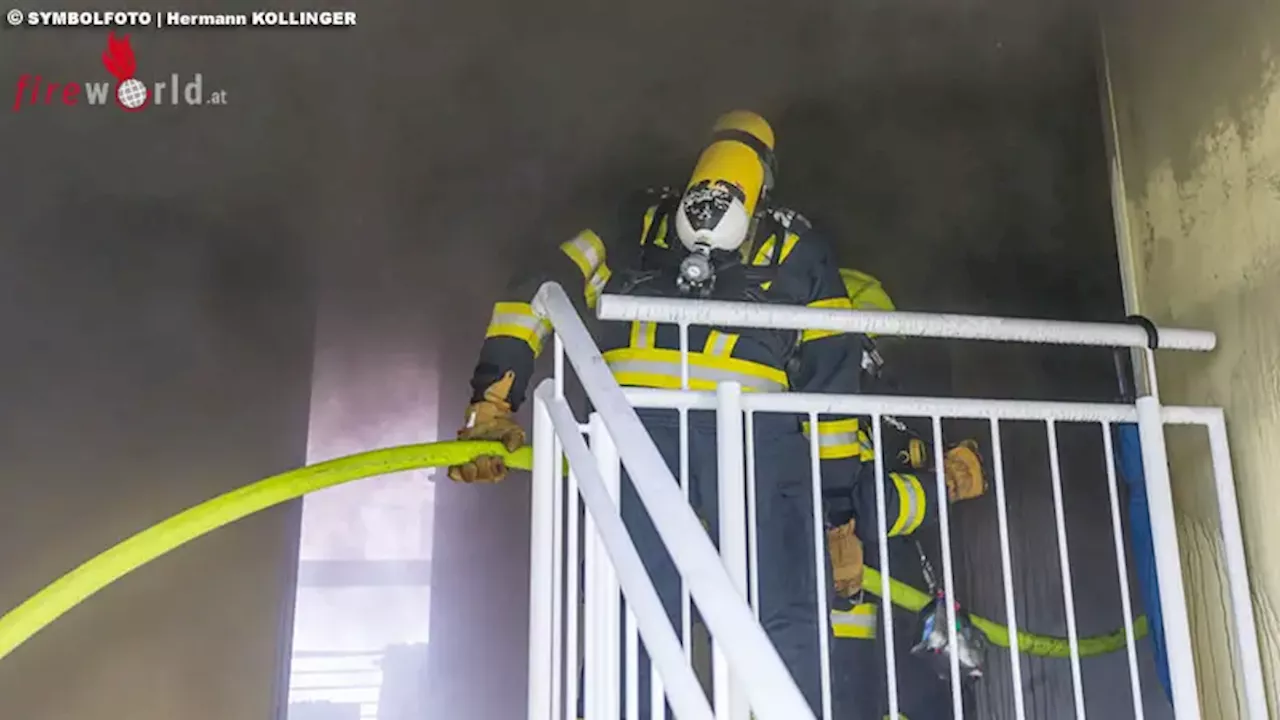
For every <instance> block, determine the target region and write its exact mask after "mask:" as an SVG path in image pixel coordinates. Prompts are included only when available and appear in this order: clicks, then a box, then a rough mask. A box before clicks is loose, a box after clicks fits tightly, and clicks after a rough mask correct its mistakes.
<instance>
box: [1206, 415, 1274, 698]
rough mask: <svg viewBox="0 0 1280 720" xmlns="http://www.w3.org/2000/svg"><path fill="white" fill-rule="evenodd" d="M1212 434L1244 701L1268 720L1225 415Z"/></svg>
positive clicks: (1216, 419) (1212, 424) (1211, 427)
mask: <svg viewBox="0 0 1280 720" xmlns="http://www.w3.org/2000/svg"><path fill="white" fill-rule="evenodd" d="M1205 429H1206V430H1207V431H1208V433H1209V455H1210V459H1211V462H1212V463H1213V480H1214V486H1215V487H1216V488H1217V493H1218V519H1219V522H1220V523H1221V526H1222V549H1223V555H1224V556H1225V559H1226V564H1227V587H1228V588H1229V590H1230V594H1231V609H1232V613H1231V615H1232V618H1233V620H1234V621H1235V629H1236V651H1237V653H1238V658H1237V659H1238V660H1239V662H1240V672H1241V674H1242V675H1243V676H1244V677H1243V680H1244V701H1245V707H1246V709H1247V710H1248V712H1249V715H1248V717H1249V718H1250V720H1266V718H1267V713H1268V710H1267V690H1266V682H1265V680H1264V679H1263V675H1262V656H1261V654H1260V653H1259V651H1258V628H1257V624H1256V621H1255V619H1254V616H1253V594H1252V593H1251V592H1250V590H1249V566H1248V563H1247V559H1246V557H1245V553H1244V540H1243V537H1242V531H1241V528H1240V506H1239V504H1238V501H1237V499H1236V487H1235V472H1234V470H1233V469H1232V467H1231V447H1230V445H1229V444H1228V442H1227V424H1226V420H1225V419H1224V417H1223V414H1222V411H1221V410H1219V411H1218V412H1217V415H1216V416H1215V417H1214V419H1213V420H1212V421H1211V422H1210V423H1209V424H1208V425H1207V426H1206V427H1205Z"/></svg>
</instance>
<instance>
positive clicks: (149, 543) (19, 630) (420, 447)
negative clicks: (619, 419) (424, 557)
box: [0, 441, 1147, 659]
mask: <svg viewBox="0 0 1280 720" xmlns="http://www.w3.org/2000/svg"><path fill="white" fill-rule="evenodd" d="M487 454H500V455H503V456H505V457H506V459H507V465H508V466H510V467H513V468H518V469H523V470H528V469H530V467H531V466H532V459H533V453H532V451H531V449H530V448H527V447H526V448H521V449H520V450H517V451H516V452H514V453H507V452H506V451H505V450H504V449H502V448H501V446H500V445H499V444H498V443H491V442H462V441H451V442H437V443H422V444H417V445H404V446H400V447H391V448H383V449H381V450H372V451H369V452H364V453H357V454H355V455H348V456H346V457H341V458H337V459H334V460H329V461H327V462H322V463H317V464H315V465H307V466H306V467H301V468H298V469H296V470H290V471H288V472H284V473H280V474H279V475H273V476H272V477H269V478H266V479H263V480H259V481H258V482H255V483H253V484H252V485H246V486H244V487H242V488H239V489H237V490H232V491H231V492H228V493H225V494H223V495H219V496H218V497H215V498H213V499H212V500H209V501H206V502H204V503H201V504H199V505H196V506H195V507H193V508H190V509H188V510H185V511H183V512H181V513H178V514H177V515H174V516H173V517H171V518H169V519H168V520H165V521H163V522H161V523H159V524H158V525H153V526H152V527H150V528H147V529H146V530H143V531H142V532H140V533H138V534H136V535H134V536H133V537H131V538H129V539H127V540H125V541H124V542H122V543H120V544H118V545H116V546H115V547H113V548H110V549H108V550H106V551H105V552H103V553H101V554H99V555H98V556H97V557H94V558H92V559H90V560H89V561H87V562H85V563H84V564H83V565H81V566H80V567H78V568H76V569H74V570H72V571H71V572H69V573H67V574H66V575H63V576H62V577H61V578H58V579H57V580H55V581H54V582H53V583H51V584H49V585H48V586H47V587H45V588H44V589H43V590H41V591H40V592H38V593H36V594H35V595H33V596H31V597H30V598H29V599H27V600H26V601H25V602H23V603H22V604H21V605H19V606H17V607H16V608H14V609H13V610H10V611H9V612H8V613H7V614H6V615H5V616H4V617H2V618H0V659H3V658H5V657H7V656H8V655H9V654H10V653H12V652H13V651H14V650H15V649H17V648H18V646H20V645H22V644H23V643H24V642H26V641H27V640H29V639H30V638H31V636H33V635H35V634H36V633H37V632H39V631H40V630H41V629H43V628H44V627H45V626H47V625H49V624H50V623H52V622H53V621H54V620H57V619H58V618H59V617H62V615H64V614H66V613H67V612H68V611H69V610H71V609H72V608H74V607H75V606H76V605H79V604H80V603H82V602H84V601H85V600H86V599H88V598H89V597H90V596H91V595H93V594H94V593H96V592H98V591H99V590H101V589H103V588H104V587H106V586H108V585H110V584H111V583H113V582H115V581H116V580H119V579H120V578H122V577H124V576H125V575H128V574H129V573H131V572H133V571H134V570H137V569H138V568H140V567H142V566H143V565H145V564H147V563H149V562H151V561H152V560H155V559H156V558H158V557H160V556H161V555H164V554H165V553H167V552H169V551H170V550H173V549H175V548H177V547H179V546H181V545H183V544H185V543H188V542H190V541H192V540H195V539H196V538H198V537H200V536H201V535H205V534H208V533H210V532H213V531H214V530H217V529H218V528H220V527H222V526H224V525H228V524H230V523H233V522H235V521H236V520H239V519H240V518H243V517H246V516H248V515H252V514H253V513H256V512H258V511H260V510H265V509H267V508H269V507H272V506H275V505H279V504H281V503H284V502H288V501H289V500H294V499H296V498H299V497H302V496H303V495H306V494H308V493H312V492H315V491H317V490H323V489H325V488H328V487H332V486H334V485H341V484H342V483H346V482H351V481H352V480H360V479H363V478H367V477H373V476H375V475H386V474H389V473H395V472H401V471H403V470H415V469H419V468H430V467H444V466H449V465H457V464H460V463H463V462H466V461H467V460H470V459H471V458H473V457H476V456H479V455H487ZM864 581H865V586H866V589H867V590H868V591H870V592H873V593H879V591H880V576H879V574H877V573H876V572H875V571H873V570H872V569H871V568H867V569H866V576H865V578H864ZM890 582H891V583H892V587H893V591H892V596H893V602H894V604H895V605H897V606H899V607H901V608H905V609H907V610H915V611H918V610H920V609H921V608H923V607H924V606H925V604H926V603H928V602H929V597H928V596H927V595H926V594H925V593H923V592H920V591H919V590H917V589H915V588H913V587H911V586H909V585H904V584H902V583H900V582H898V581H897V580H892V579H891V580H890ZM972 621H973V624H974V625H975V626H976V627H977V628H978V629H980V630H982V631H983V632H984V633H986V635H987V637H988V638H989V639H990V640H991V642H992V643H994V644H995V645H999V646H1002V647H1008V645H1009V634H1008V631H1007V630H1006V628H1005V627H1004V626H1003V625H1001V624H999V623H996V622H992V621H990V620H987V619H985V618H980V617H977V616H974V617H973V618H972ZM1134 631H1135V634H1136V635H1137V636H1138V637H1141V636H1142V635H1144V634H1145V633H1146V631H1147V624H1146V617H1139V618H1138V620H1137V621H1136V622H1135V623H1134ZM1124 646H1125V633H1124V629H1123V628H1121V629H1119V630H1117V631H1115V632H1113V633H1109V634H1107V635H1099V636H1096V637H1088V638H1081V639H1080V654H1081V655H1082V656H1089V655H1101V654H1104V653H1109V652H1114V651H1116V650H1119V649H1121V648H1123V647H1124ZM1018 648H1019V649H1020V650H1021V651H1022V652H1025V653H1028V654H1030V655H1040V656H1044V657H1068V656H1069V654H1070V653H1069V646H1068V643H1067V640H1066V639H1065V638H1057V637H1046V636H1042V635H1032V634H1030V633H1025V632H1019V633H1018Z"/></svg>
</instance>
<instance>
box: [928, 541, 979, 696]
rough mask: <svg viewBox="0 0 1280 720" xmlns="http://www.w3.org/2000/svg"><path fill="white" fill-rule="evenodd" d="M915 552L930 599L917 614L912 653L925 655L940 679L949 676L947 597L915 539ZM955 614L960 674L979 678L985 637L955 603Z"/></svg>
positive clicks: (974, 678) (958, 604) (969, 678)
mask: <svg viewBox="0 0 1280 720" xmlns="http://www.w3.org/2000/svg"><path fill="white" fill-rule="evenodd" d="M915 546H916V552H918V553H920V567H921V569H922V570H923V571H924V579H925V582H927V583H928V584H929V592H930V594H931V595H933V600H932V601H931V602H930V603H929V604H928V605H925V606H924V609H923V610H921V611H920V614H919V616H918V621H919V628H918V630H917V631H916V635H915V636H916V639H917V640H916V644H915V645H914V646H912V648H911V654H913V655H916V656H918V657H922V658H925V659H926V660H928V661H930V662H931V663H932V664H933V665H934V669H935V671H936V672H937V673H938V677H940V678H942V679H943V680H946V679H949V678H950V677H951V643H950V635H951V634H950V633H948V632H947V597H946V592H945V591H944V590H943V589H942V588H940V587H938V580H937V576H936V575H935V574H934V570H933V565H932V564H931V563H930V562H929V558H927V557H925V554H924V548H922V547H920V543H919V542H918V541H917V542H916V543H915ZM955 617H956V654H957V655H958V656H959V661H960V675H961V677H963V678H965V679H967V680H970V681H973V682H976V681H978V680H981V679H982V664H983V660H984V658H985V656H986V652H987V638H986V636H985V635H983V634H982V631H981V630H979V629H977V628H976V627H974V626H973V623H972V622H970V620H969V613H967V612H965V611H964V610H962V609H961V608H960V603H956V604H955Z"/></svg>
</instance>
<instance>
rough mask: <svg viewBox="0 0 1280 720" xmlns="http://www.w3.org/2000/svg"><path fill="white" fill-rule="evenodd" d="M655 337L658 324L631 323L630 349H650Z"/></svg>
mask: <svg viewBox="0 0 1280 720" xmlns="http://www.w3.org/2000/svg"><path fill="white" fill-rule="evenodd" d="M657 336H658V323H651V322H640V321H636V322H632V323H631V347H633V348H652V347H653V346H654V340H655V338H657Z"/></svg>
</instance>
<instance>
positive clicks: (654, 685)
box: [649, 650, 688, 720]
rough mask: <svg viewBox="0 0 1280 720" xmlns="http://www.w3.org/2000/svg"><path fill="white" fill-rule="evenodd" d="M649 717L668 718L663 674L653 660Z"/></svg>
mask: <svg viewBox="0 0 1280 720" xmlns="http://www.w3.org/2000/svg"><path fill="white" fill-rule="evenodd" d="M685 652H686V654H688V651H687V650H686V651H685ZM649 717H650V718H652V720H666V718H667V693H666V691H665V690H664V689H663V688H662V674H661V673H659V672H658V666H657V664H655V663H654V662H653V661H652V660H650V661H649Z"/></svg>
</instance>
